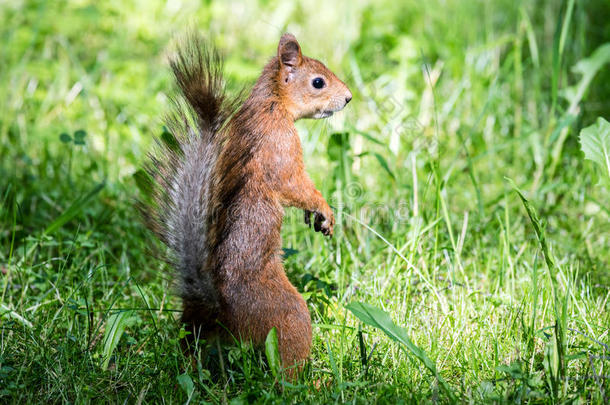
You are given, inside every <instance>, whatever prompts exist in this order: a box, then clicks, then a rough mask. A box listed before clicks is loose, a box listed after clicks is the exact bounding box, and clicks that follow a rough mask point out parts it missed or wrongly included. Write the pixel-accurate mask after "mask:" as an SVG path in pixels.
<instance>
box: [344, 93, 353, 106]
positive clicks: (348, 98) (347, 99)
mask: <svg viewBox="0 0 610 405" xmlns="http://www.w3.org/2000/svg"><path fill="white" fill-rule="evenodd" d="M350 101H352V96H351V95H350V96H347V97H345V104H347V103H349V102H350Z"/></svg>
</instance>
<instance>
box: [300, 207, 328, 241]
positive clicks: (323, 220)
mask: <svg viewBox="0 0 610 405" xmlns="http://www.w3.org/2000/svg"><path fill="white" fill-rule="evenodd" d="M311 214H313V220H314V222H313V229H314V230H315V231H316V232H322V234H324V235H326V236H333V228H334V226H335V216H334V215H333V213H332V212H329V213H328V214H327V215H326V216H325V215H324V214H322V213H321V212H319V211H309V210H305V223H306V224H307V225H309V227H311Z"/></svg>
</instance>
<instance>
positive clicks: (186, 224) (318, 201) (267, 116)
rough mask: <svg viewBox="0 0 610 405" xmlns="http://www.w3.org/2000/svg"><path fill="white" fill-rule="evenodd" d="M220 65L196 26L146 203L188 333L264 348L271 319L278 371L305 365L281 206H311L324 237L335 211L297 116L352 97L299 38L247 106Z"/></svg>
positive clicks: (306, 330) (321, 113)
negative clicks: (313, 168) (306, 159)
mask: <svg viewBox="0 0 610 405" xmlns="http://www.w3.org/2000/svg"><path fill="white" fill-rule="evenodd" d="M222 65H223V64H222V58H221V57H220V56H219V53H218V51H217V50H216V49H215V48H214V47H211V46H208V45H207V44H206V41H205V40H203V39H202V37H201V36H199V35H196V34H194V35H189V36H188V38H187V40H186V41H183V43H182V44H181V45H179V46H178V47H177V50H176V52H175V56H173V57H170V67H171V70H172V72H173V76H174V79H175V81H176V84H177V88H178V96H177V97H174V99H173V108H172V112H171V113H169V115H168V117H167V118H166V120H165V124H166V127H167V128H168V130H169V135H170V140H169V141H168V140H167V139H165V140H163V139H161V140H157V147H156V148H155V149H154V151H153V152H151V153H150V154H149V157H150V160H149V162H148V164H147V165H146V166H145V167H146V171H147V173H148V179H149V186H150V189H149V190H150V191H151V194H150V199H149V200H148V202H147V203H145V204H143V205H141V207H140V208H141V211H142V213H143V215H144V217H145V222H146V224H147V225H148V227H149V228H150V229H151V230H152V231H153V232H154V233H155V234H156V235H157V236H158V237H159V238H160V239H161V241H162V242H164V243H165V244H166V245H167V247H168V248H169V251H170V256H171V258H170V260H171V262H172V264H173V265H174V267H175V268H176V272H177V275H178V279H179V291H180V296H181V298H182V302H183V312H182V322H183V323H184V324H186V325H187V327H188V328H189V330H191V331H193V334H196V335H197V336H199V337H205V338H212V337H220V336H222V335H223V334H224V335H225V336H226V337H228V336H230V335H233V336H234V337H237V338H240V339H241V340H242V341H250V342H252V343H253V344H255V345H258V346H260V345H261V344H263V343H264V341H265V338H266V337H267V334H268V333H269V331H270V330H271V329H272V328H274V327H275V328H276V330H277V333H278V343H279V346H278V347H279V354H280V357H281V363H282V367H283V368H284V369H286V368H292V367H293V366H295V367H296V368H297V369H300V368H301V367H302V365H303V364H304V362H305V361H306V360H307V359H308V357H309V353H310V347H311V338H312V337H311V319H310V314H309V311H308V309H307V305H306V303H305V300H304V299H303V298H302V297H301V295H300V294H299V293H298V292H297V290H296V288H295V287H294V286H293V285H292V284H291V283H290V281H289V280H288V278H287V277H286V274H285V271H284V267H283V265H282V250H281V249H282V244H281V243H282V242H281V236H280V229H281V226H282V219H283V216H284V207H287V206H292V207H297V208H299V209H302V210H304V213H305V222H306V224H307V225H309V226H310V227H311V224H312V219H311V216H312V215H313V225H314V229H315V231H319V232H321V233H323V234H324V235H327V236H332V234H333V226H334V223H335V219H334V216H333V212H332V210H331V208H330V207H329V205H328V203H327V202H326V200H325V199H324V197H323V196H322V194H321V193H320V191H318V190H317V189H316V187H315V186H314V184H313V182H312V180H311V179H310V178H309V176H308V175H307V173H306V172H305V167H304V163H303V152H302V148H301V142H300V140H299V136H298V133H297V130H296V127H295V125H294V122H295V121H296V120H298V119H301V118H325V117H329V116H331V115H332V114H333V113H334V112H337V111H340V110H342V109H343V108H344V107H345V106H346V105H347V103H349V102H350V100H351V99H352V94H351V92H350V90H349V89H348V87H347V86H346V85H345V83H343V82H342V81H341V80H339V79H338V78H337V76H335V74H333V73H332V72H331V71H330V70H329V69H328V68H326V66H325V65H324V64H322V63H321V62H320V61H318V60H316V59H312V58H309V57H307V56H305V55H303V54H302V53H301V47H300V45H299V43H298V41H297V39H296V38H295V37H294V36H293V35H291V34H284V35H283V36H282V37H281V39H280V41H279V44H278V47H277V55H276V56H275V57H273V58H272V59H271V60H270V61H269V62H268V63H267V64H266V66H265V67H264V68H263V71H262V74H261V75H260V77H259V78H258V80H257V82H256V84H255V85H254V87H253V88H252V90H251V93H250V95H249V96H248V97H247V98H246V99H245V100H244V101H243V102H242V100H243V97H239V96H238V97H235V98H231V97H229V96H228V95H227V91H226V87H225V82H224V79H223V76H222ZM166 135H168V134H166ZM227 332H229V333H230V335H228V334H227Z"/></svg>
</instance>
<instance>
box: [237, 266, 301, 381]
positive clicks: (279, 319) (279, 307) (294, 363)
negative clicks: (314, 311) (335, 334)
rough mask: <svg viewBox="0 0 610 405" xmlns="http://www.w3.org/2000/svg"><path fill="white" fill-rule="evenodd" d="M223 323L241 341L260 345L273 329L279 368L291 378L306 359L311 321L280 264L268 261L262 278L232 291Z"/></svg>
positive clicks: (257, 278)
mask: <svg viewBox="0 0 610 405" xmlns="http://www.w3.org/2000/svg"><path fill="white" fill-rule="evenodd" d="M230 301H231V302H230V303H228V304H229V307H230V309H229V311H230V312H231V313H230V314H227V315H228V316H227V318H228V319H227V320H231V321H232V323H233V325H232V326H233V327H232V328H231V329H232V331H233V332H234V333H235V334H236V336H240V337H241V338H242V339H247V340H251V341H253V342H254V343H255V344H256V345H258V346H262V345H263V344H264V342H265V339H266V337H267V334H268V333H269V331H270V330H271V329H272V328H274V327H275V328H276V329H277V333H278V343H279V351H280V356H281V358H282V366H283V367H284V368H285V369H288V370H287V373H288V375H289V376H291V377H293V376H295V374H296V373H295V371H296V370H300V369H301V368H302V366H303V364H304V363H305V362H306V361H307V359H308V358H309V353H310V349H311V319H310V315H309V310H308V309H307V304H306V303H305V300H303V297H301V295H300V294H299V293H298V291H297V290H296V288H294V286H293V285H292V284H291V283H290V281H288V278H287V277H286V274H285V273H284V268H283V266H282V264H281V263H280V262H279V261H278V262H270V263H268V264H267V267H266V268H265V269H264V271H263V274H262V277H260V278H259V277H256V278H252V279H250V280H249V281H248V282H246V283H243V284H241V285H240V286H239V292H238V293H237V294H236V291H232V294H231V299H230Z"/></svg>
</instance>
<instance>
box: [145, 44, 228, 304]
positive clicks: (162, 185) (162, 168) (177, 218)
mask: <svg viewBox="0 0 610 405" xmlns="http://www.w3.org/2000/svg"><path fill="white" fill-rule="evenodd" d="M170 66H171V68H172V71H173V75H174V78H175V80H176V84H177V87H178V92H177V96H176V97H174V98H173V99H172V101H173V109H172V112H171V113H170V114H169V115H168V116H167V118H166V120H165V122H166V126H167V128H168V130H169V132H165V133H164V134H163V135H162V136H161V137H160V138H159V139H157V147H156V148H155V150H154V151H153V152H152V153H151V154H150V161H149V162H148V165H147V166H146V172H147V173H148V176H147V180H148V186H149V187H148V189H149V191H150V193H149V194H150V195H149V198H148V199H147V201H145V202H143V203H141V204H140V208H141V212H142V214H143V215H144V218H145V221H146V224H147V225H148V227H149V228H150V229H151V230H152V231H153V232H155V233H156V234H157V236H158V237H159V238H160V239H161V240H162V241H163V242H164V243H165V244H166V245H167V246H168V247H169V249H170V251H171V257H170V261H171V262H172V264H173V265H174V266H175V268H176V270H177V272H178V276H179V279H180V293H181V296H182V299H183V300H184V301H185V303H196V305H197V306H198V307H199V308H201V309H202V310H205V311H206V312H208V313H209V314H210V315H211V316H213V312H215V311H217V310H218V306H219V303H218V294H217V290H216V288H215V286H214V280H213V272H211V271H209V269H207V268H206V266H207V263H208V256H209V251H210V248H209V241H208V226H209V223H210V218H211V215H212V213H211V210H212V207H210V204H211V201H212V198H210V197H211V195H210V194H211V193H212V190H211V188H212V187H213V184H214V181H213V176H214V167H215V165H216V161H217V158H218V155H219V153H220V150H221V147H222V140H221V135H220V132H221V130H222V127H223V126H224V124H225V123H226V122H227V120H228V118H229V117H230V116H231V114H232V113H233V111H234V108H235V106H236V105H237V100H230V99H228V98H227V96H226V93H225V86H224V81H223V77H222V60H221V58H220V57H219V55H218V53H217V52H216V50H215V49H214V48H212V47H207V46H205V43H204V41H203V40H202V39H201V38H200V37H198V36H196V35H195V34H190V35H189V36H188V37H187V38H186V40H184V41H183V42H182V44H181V45H179V46H178V47H177V51H176V53H175V56H174V57H173V58H172V59H171V60H170Z"/></svg>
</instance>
